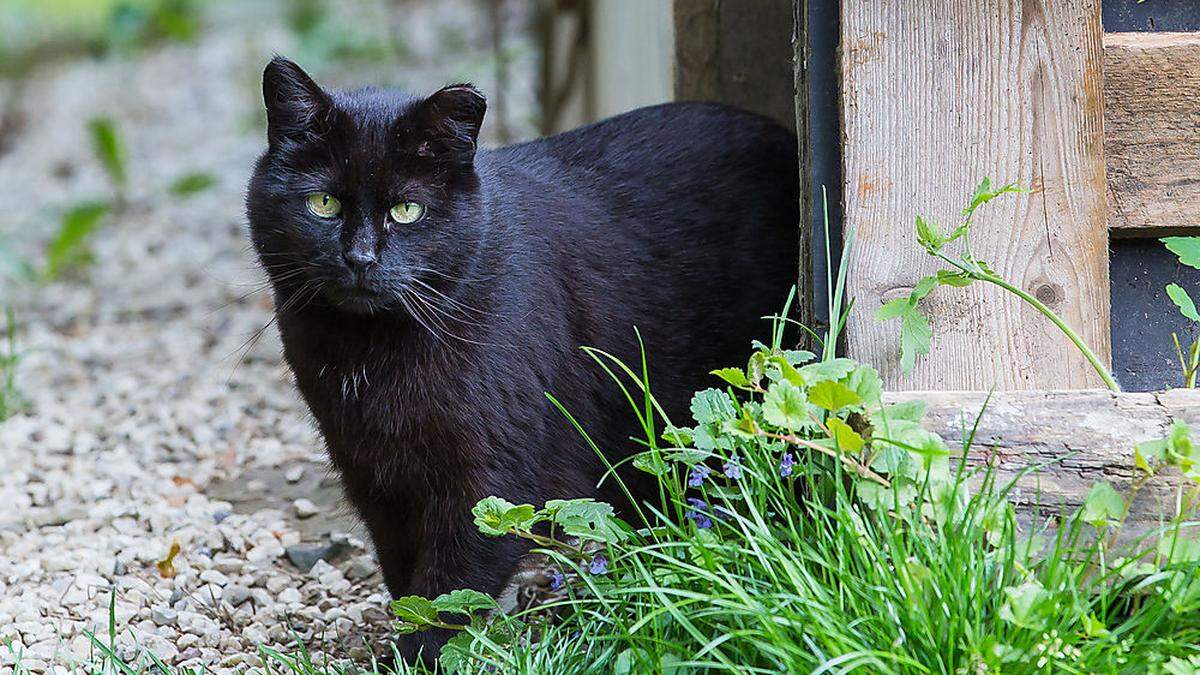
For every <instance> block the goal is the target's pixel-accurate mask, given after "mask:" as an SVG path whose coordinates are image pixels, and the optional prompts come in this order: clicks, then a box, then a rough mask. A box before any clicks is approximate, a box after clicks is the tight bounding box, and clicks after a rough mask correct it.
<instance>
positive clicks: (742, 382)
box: [709, 368, 750, 387]
mask: <svg viewBox="0 0 1200 675" xmlns="http://www.w3.org/2000/svg"><path fill="white" fill-rule="evenodd" d="M709 375H716V376H717V377H719V378H721V379H722V380H725V381H726V382H728V383H729V384H732V385H733V386H735V387H746V386H747V385H749V384H750V380H749V379H747V378H746V373H745V372H744V371H741V370H738V369H737V368H720V369H717V370H713V371H709Z"/></svg>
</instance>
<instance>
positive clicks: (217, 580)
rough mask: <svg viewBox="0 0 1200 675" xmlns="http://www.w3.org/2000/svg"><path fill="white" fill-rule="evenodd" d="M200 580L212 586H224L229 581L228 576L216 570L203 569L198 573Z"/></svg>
mask: <svg viewBox="0 0 1200 675" xmlns="http://www.w3.org/2000/svg"><path fill="white" fill-rule="evenodd" d="M200 581H203V582H204V583H207V584H213V585H214V586H224V585H225V584H227V583H229V577H227V576H225V575H224V574H221V573H220V572H218V571H217V570H204V571H203V572H201V573H200Z"/></svg>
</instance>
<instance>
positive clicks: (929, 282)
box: [908, 275, 938, 305]
mask: <svg viewBox="0 0 1200 675" xmlns="http://www.w3.org/2000/svg"><path fill="white" fill-rule="evenodd" d="M937 284H938V278H937V277H936V276H932V275H930V276H927V277H921V279H920V281H918V282H917V283H916V285H915V286H913V289H912V292H911V293H909V295H908V300H909V302H910V303H911V304H913V305H916V304H917V303H918V302H920V301H922V300H924V299H925V298H926V296H928V295H929V294H930V293H932V292H933V289H935V288H937Z"/></svg>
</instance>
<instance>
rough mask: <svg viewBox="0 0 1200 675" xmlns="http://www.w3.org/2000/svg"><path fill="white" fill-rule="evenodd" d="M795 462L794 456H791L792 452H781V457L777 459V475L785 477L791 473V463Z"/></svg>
mask: <svg viewBox="0 0 1200 675" xmlns="http://www.w3.org/2000/svg"><path fill="white" fill-rule="evenodd" d="M795 463H796V458H795V457H792V453H790V452H785V453H783V459H781V460H779V475H780V476H782V477H784V478H787V477H788V476H790V475H792V465H793V464H795Z"/></svg>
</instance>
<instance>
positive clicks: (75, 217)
mask: <svg viewBox="0 0 1200 675" xmlns="http://www.w3.org/2000/svg"><path fill="white" fill-rule="evenodd" d="M107 213H108V204H105V203H104V202H83V203H81V204H77V205H76V206H75V207H73V208H72V209H70V210H69V211H67V212H66V213H65V214H63V217H62V221H61V222H60V223H59V225H58V232H56V233H55V235H54V238H53V239H52V240H50V243H49V244H48V245H47V247H46V268H45V271H44V273H43V274H44V276H45V277H46V278H48V279H55V278H57V277H58V276H59V275H61V274H62V273H63V271H65V270H67V269H69V268H71V267H80V266H83V265H86V264H88V263H90V262H91V259H92V256H91V248H90V246H89V240H90V239H91V237H92V235H93V234H94V233H95V232H96V230H98V229H100V225H101V224H102V223H103V221H104V216H105V215H106V214H107Z"/></svg>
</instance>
